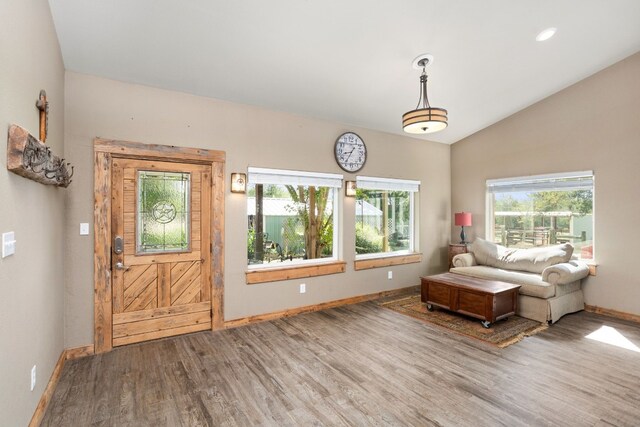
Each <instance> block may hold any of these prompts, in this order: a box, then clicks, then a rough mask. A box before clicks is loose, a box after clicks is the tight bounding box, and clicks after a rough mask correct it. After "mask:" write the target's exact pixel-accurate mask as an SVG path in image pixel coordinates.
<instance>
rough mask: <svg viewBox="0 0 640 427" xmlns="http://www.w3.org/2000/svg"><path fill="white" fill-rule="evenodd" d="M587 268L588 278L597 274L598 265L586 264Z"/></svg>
mask: <svg viewBox="0 0 640 427" xmlns="http://www.w3.org/2000/svg"><path fill="white" fill-rule="evenodd" d="M587 267H589V276H596V275H597V273H598V264H589V263H587Z"/></svg>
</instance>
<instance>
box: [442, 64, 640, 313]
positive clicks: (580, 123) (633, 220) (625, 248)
mask: <svg viewBox="0 0 640 427" xmlns="http://www.w3.org/2000/svg"><path fill="white" fill-rule="evenodd" d="M559 72H560V70H559ZM495 101H499V100H495ZM487 102H492V100H487ZM581 170H593V171H594V173H595V182H596V184H595V208H594V210H595V212H594V216H595V258H596V262H597V263H598V275H597V277H589V278H588V279H587V280H586V282H585V285H584V292H585V298H586V302H587V304H591V305H597V306H601V307H605V308H611V309H615V310H621V311H624V312H629V313H635V314H640V276H639V275H638V272H637V270H636V268H635V267H636V266H637V251H636V249H635V244H634V239H635V237H634V236H635V235H636V234H638V233H637V231H636V230H637V227H638V223H639V222H640V197H639V195H640V191H639V188H640V53H637V54H635V55H633V56H631V57H629V58H627V59H625V60H623V61H621V62H619V63H617V64H615V65H613V66H611V67H609V68H607V69H605V70H603V71H601V72H599V73H597V74H595V75H593V76H591V77H589V78H587V79H585V80H583V81H581V82H579V83H577V84H575V85H573V86H571V87H569V88H567V89H565V90H563V91H561V92H559V93H557V94H555V95H553V96H550V97H549V98H546V99H544V100H542V101H540V102H538V103H537V104H534V105H533V106H531V107H529V108H527V109H525V110H523V111H521V112H519V113H517V114H514V115H513V116H511V117H509V118H507V119H505V120H502V121H501V122H499V123H496V124H494V125H493V126H490V127H488V128H486V129H484V130H482V131H480V132H478V133H476V134H474V135H472V136H470V137H468V138H466V139H464V140H462V141H459V142H457V143H455V144H454V145H453V146H452V149H451V172H452V188H451V194H452V208H453V209H452V211H453V212H459V211H462V210H464V211H468V212H472V213H473V215H474V217H473V223H474V225H473V227H471V228H470V230H469V235H470V239H473V237H474V236H480V237H484V235H485V225H484V222H485V215H484V212H485V181H486V180H487V179H490V178H503V177H513V176H524V175H534V174H544V173H552V172H563V171H581ZM458 228H459V227H453V229H452V236H453V238H454V239H457V238H458V233H459V229H458Z"/></svg>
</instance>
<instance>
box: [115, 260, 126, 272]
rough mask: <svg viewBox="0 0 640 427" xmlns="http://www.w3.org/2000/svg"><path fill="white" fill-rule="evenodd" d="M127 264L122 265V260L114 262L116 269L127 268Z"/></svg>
mask: <svg viewBox="0 0 640 427" xmlns="http://www.w3.org/2000/svg"><path fill="white" fill-rule="evenodd" d="M128 269H129V266H127V265H124V264H123V263H122V262H120V261H118V262H116V270H128Z"/></svg>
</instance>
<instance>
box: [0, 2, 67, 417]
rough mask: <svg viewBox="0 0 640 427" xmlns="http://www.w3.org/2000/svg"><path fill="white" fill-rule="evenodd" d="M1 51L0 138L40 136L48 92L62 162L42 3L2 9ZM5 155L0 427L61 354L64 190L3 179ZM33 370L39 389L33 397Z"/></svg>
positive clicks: (28, 403)
mask: <svg viewBox="0 0 640 427" xmlns="http://www.w3.org/2000/svg"><path fill="white" fill-rule="evenodd" d="M0 52H1V54H0V58H1V59H0V129H1V130H2V135H3V138H6V135H7V133H6V132H7V129H8V127H9V125H10V124H12V123H16V124H19V125H21V126H23V127H25V128H27V129H28V130H29V131H30V132H31V133H32V134H33V135H35V136H36V137H37V136H38V110H37V109H36V107H35V102H36V99H37V98H38V94H39V92H40V89H45V90H46V91H47V96H48V98H49V102H50V115H49V138H48V139H47V144H48V145H49V146H50V147H51V148H52V149H53V151H54V152H56V153H59V154H61V155H62V154H63V151H64V141H63V135H64V129H63V125H64V105H63V101H64V66H63V63H62V58H61V55H60V49H59V46H58V42H57V37H56V34H55V31H54V27H53V21H52V19H51V13H50V11H49V5H48V3H47V1H46V0H23V1H13V2H7V1H3V2H0ZM5 141H6V139H5ZM4 145H5V142H4V141H3V142H2V147H4ZM4 152H5V149H4V148H3V149H2V154H1V155H0V200H2V206H1V207H0V233H2V232H7V231H15V233H16V239H17V252H16V254H15V255H13V256H11V257H7V258H4V259H0V301H1V302H2V303H1V304H2V307H1V308H0V346H1V348H0V424H2V425H7V426H23V425H27V424H28V422H29V420H30V419H31V415H32V414H33V411H34V409H35V407H36V405H37V403H38V400H39V399H40V396H41V395H42V392H43V390H44V388H45V386H46V384H47V382H48V380H49V377H50V376H51V373H52V371H53V367H54V366H55V363H56V361H57V360H58V357H59V356H60V353H61V352H62V349H63V342H64V337H63V333H64V328H63V313H64V293H63V292H64V285H63V253H64V244H63V242H64V239H63V232H64V230H63V227H64V212H63V211H64V197H65V193H66V190H65V189H62V188H56V187H53V186H45V185H42V184H38V183H36V182H34V181H30V180H28V179H25V178H22V177H20V176H18V175H15V174H13V173H10V172H8V171H7V167H6V155H5V154H4ZM33 365H36V366H37V384H36V388H35V390H34V391H33V392H31V391H30V389H29V383H30V371H31V367H32V366H33Z"/></svg>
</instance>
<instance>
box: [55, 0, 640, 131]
mask: <svg viewBox="0 0 640 427" xmlns="http://www.w3.org/2000/svg"><path fill="white" fill-rule="evenodd" d="M49 3H50V5H51V10H52V13H53V17H54V21H55V25H56V29H57V32H58V37H59V40H60V45H61V48H62V55H63V57H64V62H65V67H66V68H67V70H71V71H77V72H81V73H87V74H93V75H97V76H102V77H107V78H111V79H116V80H121V81H125V82H132V83H140V84H144V85H149V86H154V87H159V88H165V89H171V90H176V91H181V92H187V93H192V94H197V95H202V96H207V97H212V98H219V99H224V100H229V101H235V102H240V103H245V104H252V105H258V106H262V107H266V108H269V109H273V110H279V111H286V112H291V113H295V114H299V115H304V116H309V117H315V118H322V119H328V120H332V121H338V122H342V123H345V124H346V125H353V126H362V127H365V128H370V129H376V130H381V131H385V132H390V133H396V134H403V132H402V126H401V116H402V114H403V113H405V112H406V111H408V110H411V109H413V108H415V106H416V104H417V101H418V79H419V74H420V72H419V71H417V70H414V69H413V68H412V67H411V61H412V60H413V58H414V57H416V56H417V55H419V54H421V53H431V54H433V55H434V56H435V60H434V62H433V65H432V66H431V67H430V68H429V99H430V101H431V104H432V106H435V107H443V108H446V109H448V110H449V127H448V128H447V129H445V130H444V131H442V132H439V133H435V134H430V135H427V136H426V137H425V139H430V140H433V141H438V142H443V143H453V142H456V141H458V140H460V139H462V138H464V137H465V136H468V135H470V134H472V133H474V132H476V131H478V130H480V129H483V128H485V127H486V126H488V125H490V124H492V123H495V122H497V121H499V120H501V119H502V118H504V117H507V116H509V115H511V114H513V113H515V112H516V111H519V110H521V109H522V108H524V107H527V106H528V105H531V104H533V103H535V102H536V101H539V100H540V99H542V98H545V97H547V96H549V95H551V94H552V93H555V92H557V91H559V90H560V89H563V88H565V87H567V86H569V85H571V84H573V83H575V82H577V81H579V80H581V79H583V78H585V77H587V76H589V75H591V74H593V73H595V72H597V71H599V70H601V69H603V68H605V67H607V66H609V65H611V64H613V63H615V62H617V61H619V60H621V59H623V58H625V57H627V56H629V55H631V54H633V53H635V52H637V51H639V50H640V1H639V0H607V1H605V0H526V1H525V0H520V1H513V0H483V1H478V0H455V1H454V0H396V1H393V2H392V1H381V0H378V1H376V0H271V1H265V0H235V1H232V0H227V1H222V0H219V1H216V0H189V1H178V0H110V1H105V0H49ZM547 27H557V28H558V32H557V34H556V36H555V37H553V38H552V39H551V40H549V41H546V42H536V41H535V36H536V35H537V33H538V32H540V31H541V30H543V29H544V28H547Z"/></svg>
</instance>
